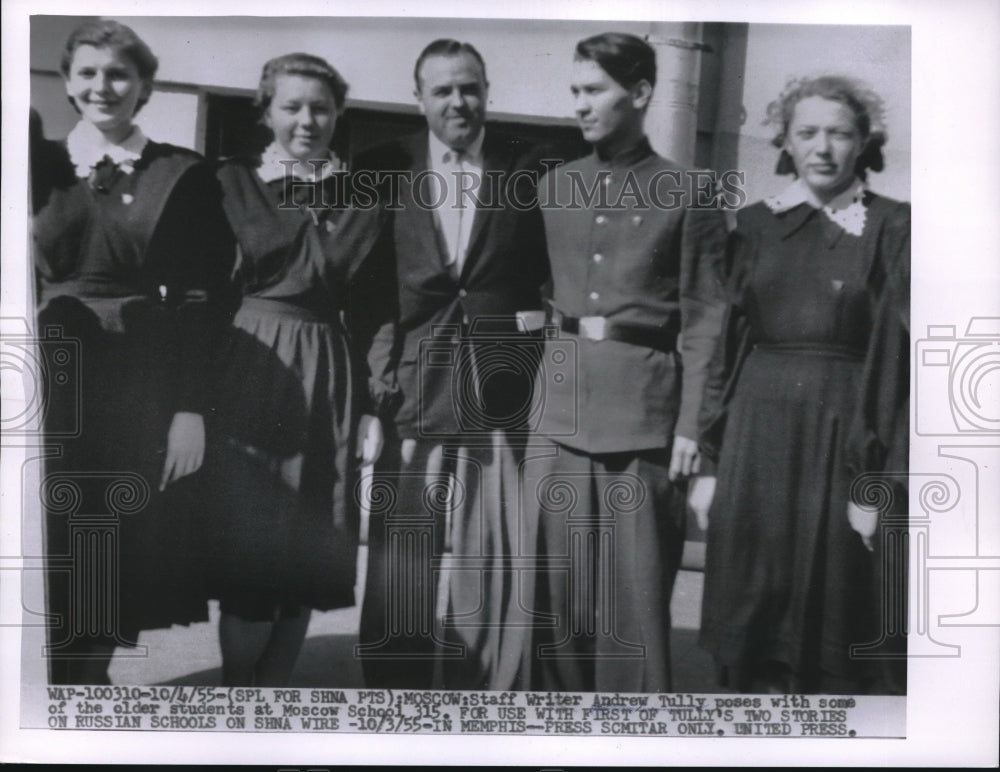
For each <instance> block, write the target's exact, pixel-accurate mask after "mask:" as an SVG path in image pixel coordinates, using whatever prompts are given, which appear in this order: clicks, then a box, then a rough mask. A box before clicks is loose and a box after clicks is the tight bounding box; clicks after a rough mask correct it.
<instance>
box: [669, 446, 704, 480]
mask: <svg viewBox="0 0 1000 772" xmlns="http://www.w3.org/2000/svg"><path fill="white" fill-rule="evenodd" d="M700 467H701V456H700V455H699V454H698V443H697V442H695V441H694V440H689V439H688V438H687V437H681V436H680V435H676V436H675V437H674V447H673V450H672V451H671V453H670V469H669V470H668V471H667V477H668V478H669V479H670V481H671V482H673V481H674V480H676V479H677V478H678V477H690V476H691V475H693V474H698V469H699V468H700Z"/></svg>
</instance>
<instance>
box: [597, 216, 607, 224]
mask: <svg viewBox="0 0 1000 772" xmlns="http://www.w3.org/2000/svg"><path fill="white" fill-rule="evenodd" d="M607 221H608V218H607V217H605V216H604V215H603V214H599V215H597V218H596V219H595V220H594V222H596V223H597V224H598V225H604V223H606V222H607Z"/></svg>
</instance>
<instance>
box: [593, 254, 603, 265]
mask: <svg viewBox="0 0 1000 772" xmlns="http://www.w3.org/2000/svg"><path fill="white" fill-rule="evenodd" d="M603 259H604V255H602V254H601V253H600V252H598V253H597V254H596V255H594V262H595V263H599V262H601V261H602V260H603Z"/></svg>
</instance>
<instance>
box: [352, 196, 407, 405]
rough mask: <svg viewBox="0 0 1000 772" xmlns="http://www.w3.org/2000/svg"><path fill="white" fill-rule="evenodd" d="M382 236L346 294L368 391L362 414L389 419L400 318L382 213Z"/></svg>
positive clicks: (389, 241) (385, 216) (390, 247)
mask: <svg viewBox="0 0 1000 772" xmlns="http://www.w3.org/2000/svg"><path fill="white" fill-rule="evenodd" d="M379 214H380V216H379V218H378V221H377V225H375V226H374V227H378V228H379V235H378V237H377V239H376V241H375V244H374V245H373V247H372V250H371V252H370V253H369V255H368V256H367V258H366V259H365V261H364V263H363V264H362V265H361V267H360V269H359V270H358V271H357V272H356V273H355V274H354V277H353V279H352V281H351V285H350V287H349V291H348V295H347V309H346V311H347V325H348V329H350V330H351V335H352V338H353V340H354V342H355V345H356V346H357V349H358V351H359V352H360V355H361V358H362V362H361V364H362V366H363V368H364V376H365V380H366V388H365V390H364V392H363V394H362V403H361V412H363V413H369V414H371V415H377V416H379V417H381V418H385V417H387V414H388V413H389V412H390V411H391V405H392V404H393V401H394V399H395V395H396V394H397V393H398V391H399V387H398V385H397V384H396V382H395V378H394V368H395V364H394V358H395V354H394V340H395V329H396V318H397V316H398V312H397V307H398V300H397V289H396V271H395V262H396V261H395V255H394V252H393V239H392V227H391V219H390V216H389V214H388V213H386V212H381V213H379Z"/></svg>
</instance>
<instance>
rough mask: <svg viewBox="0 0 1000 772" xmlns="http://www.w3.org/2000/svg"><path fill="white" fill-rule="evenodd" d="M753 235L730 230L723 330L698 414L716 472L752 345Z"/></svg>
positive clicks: (707, 462) (705, 466) (706, 467)
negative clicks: (747, 296) (748, 293)
mask: <svg viewBox="0 0 1000 772" xmlns="http://www.w3.org/2000/svg"><path fill="white" fill-rule="evenodd" d="M752 254H753V246H752V239H751V238H750V237H749V236H748V235H747V234H746V233H744V232H741V231H740V230H736V231H733V232H732V233H730V234H729V239H728V244H727V249H726V267H725V273H726V275H727V277H728V278H727V280H726V299H727V305H726V309H725V312H724V315H723V319H722V333H721V336H720V337H719V339H718V343H717V345H716V346H715V349H714V352H713V354H712V358H711V361H710V362H709V364H708V377H707V379H706V381H705V391H704V395H703V396H702V401H701V409H700V411H699V414H698V440H699V441H698V445H699V450H700V451H701V453H702V455H703V457H704V458H703V462H702V471H703V472H704V473H707V474H711V473H713V472H714V466H715V462H717V461H718V459H719V452H720V450H721V448H722V438H723V435H724V433H725V428H726V417H727V412H728V407H729V403H730V401H731V399H732V396H733V392H734V390H735V387H736V382H737V379H738V378H739V372H740V367H741V365H742V363H743V361H744V360H745V359H746V356H747V353H748V352H749V349H750V342H749V327H748V324H747V318H746V314H745V312H744V307H743V294H744V286H745V284H746V281H747V279H748V272H749V268H750V262H751V260H752Z"/></svg>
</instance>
